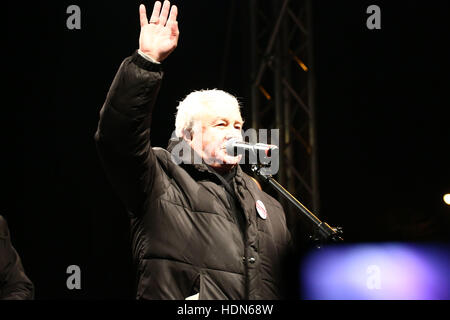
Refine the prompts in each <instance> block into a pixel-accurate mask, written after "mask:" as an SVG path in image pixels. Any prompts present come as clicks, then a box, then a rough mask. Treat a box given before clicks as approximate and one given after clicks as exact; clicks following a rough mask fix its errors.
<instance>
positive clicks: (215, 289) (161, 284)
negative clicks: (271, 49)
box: [95, 1, 290, 299]
mask: <svg viewBox="0 0 450 320" xmlns="http://www.w3.org/2000/svg"><path fill="white" fill-rule="evenodd" d="M177 10H178V9H177V7H176V6H171V5H170V3H169V1H165V2H164V4H163V5H162V4H161V3H160V2H159V1H157V2H155V5H154V7H153V12H152V15H151V17H150V20H148V18H147V14H146V11H145V7H144V6H143V5H141V6H140V8H139V12H140V22H141V33H140V37H139V49H138V50H137V51H136V52H135V53H134V54H133V55H132V56H131V57H129V58H126V59H125V60H124V61H123V63H122V64H121V66H120V68H119V70H118V72H117V74H116V77H115V79H114V81H113V83H112V85H111V88H110V90H109V92H108V95H107V97H106V101H105V103H104V105H103V107H102V110H101V112H100V121H99V124H98V129H97V132H96V134H95V139H96V143H97V148H98V150H99V154H100V157H101V159H102V162H103V165H104V168H105V170H106V173H107V175H108V177H109V179H110V181H111V183H112V185H113V187H114V188H115V190H116V191H117V193H118V195H119V196H120V198H121V200H122V201H123V203H124V204H125V207H126V209H127V211H128V214H129V216H130V219H131V235H132V246H133V256H134V259H135V263H136V267H137V278H138V286H137V293H136V297H137V298H138V299H280V298H283V297H284V296H283V293H284V285H283V273H284V269H283V261H284V257H285V254H286V251H287V249H288V247H289V242H290V235H289V231H288V229H287V227H286V219H285V215H284V211H283V208H282V207H281V205H280V204H279V203H278V202H277V201H276V200H275V199H273V198H272V197H270V196H269V195H268V194H266V193H265V192H263V191H262V190H261V188H260V187H259V186H258V185H257V184H256V183H255V181H254V180H253V179H252V178H251V177H250V176H248V175H247V174H245V173H244V172H243V171H242V169H241V168H240V166H239V160H240V157H239V156H237V157H233V156H230V155H228V154H227V153H226V149H225V143H226V141H228V140H229V139H230V138H240V137H241V130H242V125H243V120H242V117H241V114H240V111H239V109H240V106H239V103H238V101H237V100H236V98H235V97H233V96H232V95H230V94H228V93H226V92H224V91H221V90H203V91H195V92H193V93H191V94H189V95H188V96H187V97H186V98H185V99H184V100H183V101H182V102H181V103H180V104H179V106H178V111H177V116H176V123H175V137H174V138H173V139H171V143H170V144H169V146H168V148H167V149H162V148H155V147H152V146H151V144H150V125H151V113H152V109H153V106H154V103H155V100H156V97H157V93H158V90H159V87H160V84H161V81H162V77H163V73H162V64H161V62H162V61H163V60H165V59H166V58H167V56H168V55H169V54H170V53H171V52H172V51H173V50H174V49H175V47H176V45H177V42H178V36H179V31H178V24H177V20H176V18H177Z"/></svg>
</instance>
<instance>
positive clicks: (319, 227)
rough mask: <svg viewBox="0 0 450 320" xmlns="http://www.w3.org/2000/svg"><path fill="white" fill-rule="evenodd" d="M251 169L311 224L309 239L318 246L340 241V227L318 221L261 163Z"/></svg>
mask: <svg viewBox="0 0 450 320" xmlns="http://www.w3.org/2000/svg"><path fill="white" fill-rule="evenodd" d="M251 170H252V171H253V172H254V173H256V175H257V176H258V177H261V178H262V179H263V180H264V181H265V182H267V183H268V184H270V185H271V186H272V187H273V188H274V189H275V190H276V191H278V192H279V193H280V194H281V195H282V196H283V197H285V198H286V199H287V200H289V202H290V203H292V204H293V205H294V206H295V207H296V208H297V209H299V210H300V212H301V213H302V216H303V218H305V219H306V220H307V221H308V222H310V223H311V224H312V225H313V228H314V234H313V235H312V236H310V239H311V240H312V241H313V242H314V243H315V244H316V246H317V247H318V248H320V246H321V244H322V243H324V242H334V243H337V242H342V241H344V239H343V238H342V235H343V232H342V228H340V227H336V228H333V227H330V226H329V225H328V223H326V222H322V221H320V219H319V218H317V217H316V216H315V215H314V214H313V213H312V212H311V211H309V210H308V208H306V207H305V206H304V205H303V204H302V203H301V202H300V201H298V200H297V199H296V198H295V197H294V196H293V195H292V194H290V193H289V191H287V190H286V189H285V188H283V186H282V185H281V184H279V183H278V181H276V180H275V179H274V178H273V177H272V175H271V174H269V173H267V172H264V166H263V165H257V164H253V165H252V166H251Z"/></svg>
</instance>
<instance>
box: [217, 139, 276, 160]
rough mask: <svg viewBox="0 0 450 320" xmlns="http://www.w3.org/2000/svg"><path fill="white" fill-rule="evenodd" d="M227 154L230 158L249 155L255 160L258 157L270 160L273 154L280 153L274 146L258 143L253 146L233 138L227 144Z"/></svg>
mask: <svg viewBox="0 0 450 320" xmlns="http://www.w3.org/2000/svg"><path fill="white" fill-rule="evenodd" d="M225 147H226V150H227V153H228V154H229V155H230V156H233V157H235V156H237V155H240V154H242V155H245V153H248V154H249V155H250V157H252V156H253V157H254V158H253V159H257V157H258V155H260V157H262V158H270V157H272V154H274V153H275V152H278V147H277V146H276V145H273V144H264V143H256V144H251V143H248V142H245V141H242V140H240V139H238V138H231V139H229V140H228V141H227V142H226V143H225Z"/></svg>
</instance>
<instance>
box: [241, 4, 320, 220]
mask: <svg viewBox="0 0 450 320" xmlns="http://www.w3.org/2000/svg"><path fill="white" fill-rule="evenodd" d="M311 2H312V1H311V0H271V1H261V0H249V6H250V8H249V12H250V17H249V18H250V56H251V59H250V61H251V62H250V64H251V65H250V70H251V81H252V83H251V101H250V102H251V110H252V113H251V118H252V127H253V128H255V129H259V128H264V129H274V128H276V129H279V130H280V137H279V143H280V149H281V153H280V169H279V172H278V175H277V176H276V177H275V178H276V179H277V180H278V181H279V182H280V184H282V185H283V186H285V188H286V189H287V190H288V191H289V192H290V193H291V194H293V195H294V196H295V197H296V198H297V199H299V200H300V201H301V202H302V203H303V204H304V205H306V206H307V207H308V208H309V209H311V210H312V211H313V212H314V213H315V214H316V215H318V214H319V192H318V168H317V142H316V132H315V131H316V128H315V109H314V107H315V106H314V61H313V54H312V53H313V47H312V40H313V37H312V21H311V20H312V8H311V6H312V4H311ZM280 200H282V199H280ZM282 202H283V201H282ZM283 204H284V207H285V208H286V209H287V208H289V209H287V211H292V210H293V208H291V207H290V206H288V205H287V204H286V203H283ZM291 216H293V214H291ZM288 217H289V215H288Z"/></svg>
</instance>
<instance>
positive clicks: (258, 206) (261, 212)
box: [256, 200, 267, 220]
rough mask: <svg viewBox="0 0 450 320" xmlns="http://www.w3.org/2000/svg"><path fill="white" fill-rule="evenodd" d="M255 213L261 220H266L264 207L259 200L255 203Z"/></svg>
mask: <svg viewBox="0 0 450 320" xmlns="http://www.w3.org/2000/svg"><path fill="white" fill-rule="evenodd" d="M256 211H258V215H259V216H260V217H261V219H264V220H266V219H267V210H266V206H265V205H264V203H263V202H262V201H261V200H258V201H256Z"/></svg>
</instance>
